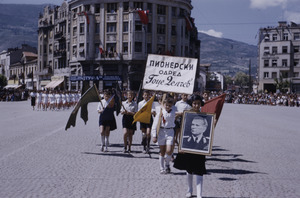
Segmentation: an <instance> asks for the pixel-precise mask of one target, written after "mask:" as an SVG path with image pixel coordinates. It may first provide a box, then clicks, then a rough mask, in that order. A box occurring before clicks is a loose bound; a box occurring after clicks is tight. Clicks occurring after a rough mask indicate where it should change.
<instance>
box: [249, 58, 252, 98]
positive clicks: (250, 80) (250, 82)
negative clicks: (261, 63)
mask: <svg viewBox="0 0 300 198" xmlns="http://www.w3.org/2000/svg"><path fill="white" fill-rule="evenodd" d="M251 92H252V79H251V59H249V93H251Z"/></svg>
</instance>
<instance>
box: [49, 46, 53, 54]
mask: <svg viewBox="0 0 300 198" xmlns="http://www.w3.org/2000/svg"><path fill="white" fill-rule="evenodd" d="M52 51H53V46H52V44H50V45H49V54H52Z"/></svg>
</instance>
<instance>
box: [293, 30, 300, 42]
mask: <svg viewBox="0 0 300 198" xmlns="http://www.w3.org/2000/svg"><path fill="white" fill-rule="evenodd" d="M294 40H296V41H298V40H300V33H299V32H297V33H294Z"/></svg>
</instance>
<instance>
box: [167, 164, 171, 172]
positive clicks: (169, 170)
mask: <svg viewBox="0 0 300 198" xmlns="http://www.w3.org/2000/svg"><path fill="white" fill-rule="evenodd" d="M170 172H171V169H170V165H167V166H166V173H167V174H168V173H170Z"/></svg>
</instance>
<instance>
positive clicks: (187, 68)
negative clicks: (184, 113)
mask: <svg viewBox="0 0 300 198" xmlns="http://www.w3.org/2000/svg"><path fill="white" fill-rule="evenodd" d="M197 62H198V60H197V59H195V58H186V57H174V56H163V55H154V54H149V55H148V59H147V64H146V70H145V75H144V80H143V89H147V90H155V91H164V92H174V93H185V94H192V93H193V90H194V82H195V77H196V70H197Z"/></svg>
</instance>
